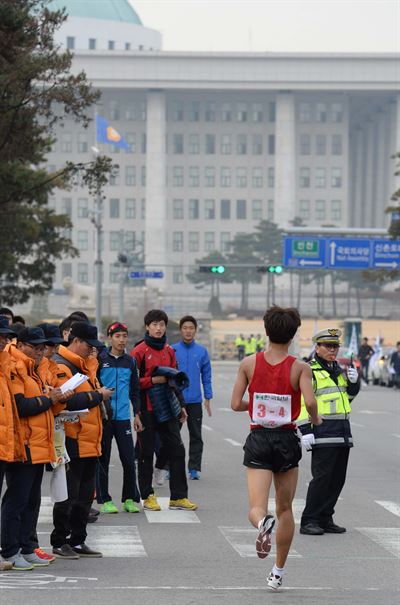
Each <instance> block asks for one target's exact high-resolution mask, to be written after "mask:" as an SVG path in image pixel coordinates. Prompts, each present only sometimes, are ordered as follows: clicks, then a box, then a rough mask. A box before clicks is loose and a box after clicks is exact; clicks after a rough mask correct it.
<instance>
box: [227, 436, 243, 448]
mask: <svg viewBox="0 0 400 605" xmlns="http://www.w3.org/2000/svg"><path fill="white" fill-rule="evenodd" d="M224 441H226V442H227V443H230V444H231V445H235V446H236V447H240V446H241V445H242V444H241V443H239V441H235V440H234V439H228V438H226V439H224Z"/></svg>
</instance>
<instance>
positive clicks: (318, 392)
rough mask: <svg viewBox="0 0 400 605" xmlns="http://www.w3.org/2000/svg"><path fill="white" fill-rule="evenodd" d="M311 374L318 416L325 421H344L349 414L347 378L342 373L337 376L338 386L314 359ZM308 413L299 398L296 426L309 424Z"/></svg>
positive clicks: (302, 400)
mask: <svg viewBox="0 0 400 605" xmlns="http://www.w3.org/2000/svg"><path fill="white" fill-rule="evenodd" d="M310 367H311V370H312V373H313V385H314V394H315V398H316V400H317V403H318V414H319V415H320V416H321V417H322V418H323V419H326V420H345V419H347V418H348V417H349V415H350V412H351V405H350V399H349V396H348V394H347V378H346V377H345V376H344V374H343V373H340V374H339V376H338V384H336V383H335V382H334V380H332V378H331V376H330V374H329V372H327V371H326V370H325V369H324V368H323V367H322V366H321V365H320V364H319V363H318V361H316V360H315V359H313V360H312V361H311V362H310ZM309 422H310V421H309V418H308V412H307V410H306V406H305V404H304V398H303V396H302V397H301V412H300V416H299V417H298V419H297V425H298V426H301V425H302V424H307V423H309Z"/></svg>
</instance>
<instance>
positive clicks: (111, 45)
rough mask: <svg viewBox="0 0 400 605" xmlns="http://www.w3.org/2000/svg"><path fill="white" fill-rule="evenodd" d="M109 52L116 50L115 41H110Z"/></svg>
mask: <svg viewBox="0 0 400 605" xmlns="http://www.w3.org/2000/svg"><path fill="white" fill-rule="evenodd" d="M108 50H115V40H109V41H108Z"/></svg>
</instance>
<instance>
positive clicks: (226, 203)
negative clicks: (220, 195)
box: [221, 200, 231, 220]
mask: <svg viewBox="0 0 400 605" xmlns="http://www.w3.org/2000/svg"><path fill="white" fill-rule="evenodd" d="M230 218H231V200H221V219H225V220H227V219H230Z"/></svg>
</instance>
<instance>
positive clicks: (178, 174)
mask: <svg viewBox="0 0 400 605" xmlns="http://www.w3.org/2000/svg"><path fill="white" fill-rule="evenodd" d="M172 185H173V187H183V166H174V167H173V168H172Z"/></svg>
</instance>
